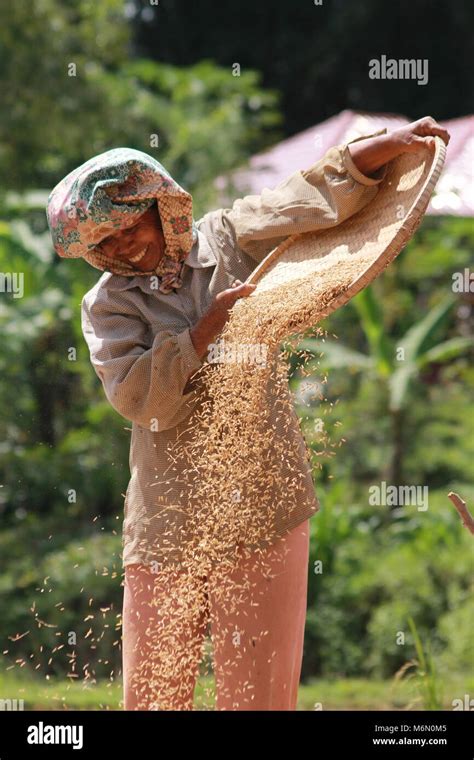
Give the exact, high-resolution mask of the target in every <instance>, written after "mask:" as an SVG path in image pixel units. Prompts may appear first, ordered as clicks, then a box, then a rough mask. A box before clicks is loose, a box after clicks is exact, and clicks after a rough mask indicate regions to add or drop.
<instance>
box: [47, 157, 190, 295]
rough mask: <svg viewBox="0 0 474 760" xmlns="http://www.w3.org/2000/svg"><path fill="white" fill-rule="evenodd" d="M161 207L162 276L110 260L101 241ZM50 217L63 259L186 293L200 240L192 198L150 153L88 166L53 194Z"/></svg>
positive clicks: (166, 290)
mask: <svg viewBox="0 0 474 760" xmlns="http://www.w3.org/2000/svg"><path fill="white" fill-rule="evenodd" d="M155 202H156V203H157V206H158V212H159V214H160V219H161V224H162V227H163V235H164V239H165V254H164V256H163V258H162V259H161V261H160V262H159V264H158V266H157V268H156V270H154V271H150V272H144V271H141V270H138V269H136V268H134V266H133V264H132V263H129V262H127V261H118V260H117V259H111V258H109V257H108V256H105V254H104V253H103V252H102V251H101V249H100V243H101V241H103V240H104V239H105V238H106V237H109V235H113V234H115V233H116V232H118V231H119V230H123V229H126V228H127V227H131V226H133V225H134V224H136V222H137V221H138V219H139V217H140V216H141V215H142V214H143V213H144V212H145V211H147V209H148V208H150V206H152V205H153V203H155ZM46 215H47V217H48V224H49V228H50V230H51V236H52V238H53V244H54V248H55V250H56V252H57V253H58V254H59V256H62V257H66V258H78V257H82V258H84V259H85V260H86V261H88V262H89V264H92V266H94V267H96V268H97V269H101V270H102V271H108V272H112V273H113V274H118V275H122V276H125V277H127V276H128V277H135V276H136V275H159V277H160V284H159V289H160V291H161V292H162V293H170V292H171V291H172V290H173V288H179V287H181V284H182V282H181V277H180V274H181V271H182V267H183V261H184V259H185V258H186V256H187V255H188V253H189V251H190V250H191V248H192V246H193V243H194V242H195V240H196V239H197V228H196V225H195V222H194V220H193V205H192V197H191V195H190V194H189V193H187V192H186V191H185V190H183V189H182V187H180V186H179V185H178V183H177V182H175V180H174V179H173V178H172V177H171V176H170V175H169V174H168V172H167V171H166V169H165V168H164V167H163V166H162V165H161V164H160V163H159V162H158V161H156V160H155V159H154V158H152V157H151V156H149V155H147V154H146V153H142V152H141V151H139V150H134V149H133V148H115V149H114V150H109V151H106V152H105V153H101V154H100V155H98V156H95V157H94V158H91V159H90V160H89V161H86V162H85V163H84V164H82V165H81V166H79V167H78V168H77V169H74V171H72V172H71V173H70V174H68V175H67V176H66V177H64V179H62V180H61V182H59V183H58V184H57V185H56V187H55V188H54V190H52V192H51V193H50V195H49V198H48V205H47V209H46Z"/></svg>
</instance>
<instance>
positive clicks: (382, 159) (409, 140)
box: [348, 116, 450, 176]
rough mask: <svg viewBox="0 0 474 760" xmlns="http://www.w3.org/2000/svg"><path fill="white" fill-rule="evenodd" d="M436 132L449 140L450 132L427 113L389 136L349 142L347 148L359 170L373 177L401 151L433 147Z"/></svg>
mask: <svg viewBox="0 0 474 760" xmlns="http://www.w3.org/2000/svg"><path fill="white" fill-rule="evenodd" d="M435 135H438V136H439V137H441V138H442V139H443V140H444V142H445V143H446V145H447V144H448V143H449V139H450V136H449V133H448V131H447V130H446V129H444V128H443V127H441V126H440V125H439V124H438V123H437V122H436V121H435V120H434V119H433V118H432V117H431V116H425V117H424V118H423V119H419V120H418V121H414V122H412V123H411V124H407V126H406V127H400V129H395V130H394V131H393V132H391V133H390V134H388V135H379V136H378V137H371V138H369V139H367V140H361V141H360V142H353V143H350V144H349V146H348V148H349V152H350V154H351V158H352V160H353V161H354V164H355V165H356V167H357V169H358V170H359V171H360V172H362V174H366V175H369V176H370V175H371V174H373V173H374V172H375V171H377V169H380V167H382V166H384V165H385V164H387V163H388V162H389V161H392V160H393V159H394V158H396V157H397V156H399V155H400V154H401V153H412V152H416V151H418V150H421V149H422V148H426V147H427V148H430V149H433V148H434V145H435V140H434V137H435Z"/></svg>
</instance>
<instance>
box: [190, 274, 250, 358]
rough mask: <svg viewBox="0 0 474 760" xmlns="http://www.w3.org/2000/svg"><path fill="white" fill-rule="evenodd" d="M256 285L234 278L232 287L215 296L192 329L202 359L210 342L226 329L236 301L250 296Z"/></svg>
mask: <svg viewBox="0 0 474 760" xmlns="http://www.w3.org/2000/svg"><path fill="white" fill-rule="evenodd" d="M256 287H257V286H256V285H250V284H248V283H245V282H244V283H243V282H241V281H240V280H234V282H233V283H232V287H230V288H227V289H226V290H223V291H221V292H220V293H218V294H217V295H216V296H215V297H214V299H213V300H212V302H211V305H210V306H209V308H208V309H207V311H206V312H205V313H204V314H203V315H202V317H201V319H199V320H198V321H197V322H196V324H195V325H194V326H193V327H192V328H191V330H190V335H191V340H192V342H193V345H194V348H195V349H196V353H197V354H198V356H199V358H200V359H202V358H203V357H204V356H205V354H206V353H207V352H208V350H209V344H210V343H213V342H214V341H215V340H216V338H217V336H218V335H219V333H220V332H222V330H223V329H224V327H225V324H226V322H227V320H228V319H229V316H230V311H231V309H232V307H233V306H234V304H235V302H236V301H238V299H239V298H246V297H248V296H250V295H251V294H252V293H253V292H254V290H255V288H256Z"/></svg>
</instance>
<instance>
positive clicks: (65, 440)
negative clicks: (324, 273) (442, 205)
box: [0, 0, 474, 708]
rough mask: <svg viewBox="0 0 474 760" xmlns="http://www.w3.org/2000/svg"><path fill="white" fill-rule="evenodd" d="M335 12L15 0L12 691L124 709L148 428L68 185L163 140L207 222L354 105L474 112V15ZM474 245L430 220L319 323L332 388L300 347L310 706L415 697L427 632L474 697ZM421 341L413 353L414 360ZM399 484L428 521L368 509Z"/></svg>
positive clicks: (5, 148)
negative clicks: (98, 308) (395, 60)
mask: <svg viewBox="0 0 474 760" xmlns="http://www.w3.org/2000/svg"><path fill="white" fill-rule="evenodd" d="M323 8H324V10H323ZM323 8H321V7H317V8H315V7H314V5H313V4H312V3H311V2H308V3H301V4H300V5H298V9H295V7H294V6H293V5H291V4H289V3H287V2H284V0H275V2H272V3H266V4H265V3H264V4H256V3H254V2H250V0H242V2H239V3H235V4H230V5H229V4H224V5H222V6H219V5H218V4H217V5H216V4H215V3H211V2H210V0H205V1H203V2H200V3H199V4H197V5H189V4H187V5H185V4H184V3H183V2H176V1H175V2H172V1H171V0H168V2H167V3H160V4H159V7H153V6H152V5H150V4H149V3H146V2H123V0H101V2H100V3H94V2H92V0H62V2H59V0H38V1H37V2H35V3H33V4H31V3H30V2H27V0H17V2H15V3H14V4H11V5H9V6H7V5H6V4H3V5H2V7H1V10H0V76H1V93H2V111H1V114H0V271H1V272H23V273H24V284H25V292H24V296H23V297H22V298H14V296H13V294H11V293H2V296H1V300H0V326H1V332H2V344H1V345H2V347H1V352H0V371H1V374H0V406H1V409H2V415H1V418H0V452H1V453H0V516H1V532H0V620H1V621H2V625H1V631H0V638H1V649H2V651H3V659H2V662H1V665H0V697H2V698H5V697H9V696H10V697H15V696H17V697H19V696H24V698H25V703H26V707H32V706H39V705H44V704H51V705H54V706H55V707H61V706H65V705H68V706H74V705H77V706H88V707H107V706H108V707H116V706H117V705H118V702H119V698H120V694H119V681H120V678H119V674H120V609H121V596H122V589H121V573H122V569H121V562H120V549H121V538H120V534H121V520H122V506H123V498H122V495H123V494H124V493H125V489H126V486H127V482H128V475H129V473H128V445H129V424H128V423H127V422H126V421H125V420H123V419H121V418H120V417H119V416H118V415H117V414H116V413H115V412H114V411H113V410H112V409H111V408H110V406H109V404H108V403H107V402H106V400H105V397H104V395H103V392H102V389H101V387H100V384H99V381H98V379H97V378H96V376H95V374H94V372H93V370H92V368H91V366H90V364H89V359H88V353H87V349H86V345H85V343H84V340H83V338H82V334H81V329H80V301H81V298H82V295H83V294H84V292H85V291H86V290H88V289H89V288H90V287H91V286H92V285H93V284H94V282H95V281H96V279H97V277H98V276H99V274H98V272H96V271H95V270H93V269H92V268H90V267H89V266H88V265H87V264H85V263H83V262H80V261H74V262H69V263H68V262H62V261H60V260H59V259H58V258H57V257H55V255H54V254H53V251H52V246H51V241H50V237H49V233H48V230H47V226H46V218H45V212H44V209H45V203H46V199H47V193H48V191H49V190H50V189H51V188H52V187H53V186H54V184H56V182H57V181H58V180H59V179H60V178H61V177H62V176H64V174H66V173H67V172H68V171H70V170H72V169H73V168H74V167H75V166H77V165H78V164H80V163H81V162H82V161H84V160H86V159H87V158H90V157H91V156H92V155H94V154H96V153H99V152H101V151H103V150H107V149H109V148H111V147H117V146H120V145H129V146H131V147H135V148H138V149H141V150H145V151H149V152H151V151H150V144H151V143H150V140H151V139H152V137H153V136H154V135H158V139H159V147H158V149H157V151H156V149H155V151H156V152H155V153H154V155H155V154H156V155H157V156H158V158H159V160H160V161H162V163H163V164H164V165H165V166H166V167H167V168H168V169H169V171H170V172H171V174H172V175H173V176H175V177H176V178H177V179H178V181H180V183H181V184H182V185H183V186H185V187H186V188H187V189H189V190H190V191H191V192H192V193H193V197H194V201H195V216H196V218H198V217H199V216H200V215H201V214H202V213H204V212H205V211H207V210H209V209H210V208H212V207H213V203H216V195H215V188H214V185H213V180H214V179H215V177H216V176H218V175H221V174H223V173H225V172H228V171H229V170H231V169H233V168H235V167H239V166H241V165H243V164H244V163H245V161H246V159H247V158H248V157H249V156H251V155H252V154H253V153H255V152H257V151H258V150H261V149H262V148H264V147H265V146H267V145H270V144H272V143H274V142H275V141H277V140H278V139H279V138H281V137H283V136H287V135H289V134H292V133H294V132H297V131H298V130H300V129H304V128H306V127H308V126H311V125H313V124H315V123H317V122H318V121H320V120H322V119H323V118H326V117H327V116H330V115H333V114H334V113H337V112H338V111H339V110H341V109H343V108H347V107H350V108H353V109H357V108H360V109H368V110H379V111H387V110H389V111H392V112H400V113H403V114H405V115H407V116H410V117H412V118H418V117H420V116H423V115H426V114H428V113H431V115H433V116H435V117H436V118H440V119H442V118H448V117H454V116H459V115H464V114H466V113H468V112H469V110H470V108H471V103H472V100H471V96H472V76H471V74H470V70H469V69H470V67H469V65H468V61H469V57H468V56H469V53H468V50H469V46H468V42H469V34H470V29H472V25H473V20H474V19H473V8H474V6H472V5H470V4H468V3H467V2H466V3H463V2H458V3H456V4H455V5H449V4H446V3H442V2H433V0H430V1H429V2H428V0H422V1H421V2H419V3H417V4H416V5H415V6H414V5H413V3H410V2H405V1H403V2H400V3H397V4H395V6H391V8H390V14H391V19H390V23H389V19H388V18H387V14H386V12H385V9H383V8H382V7H381V6H380V5H379V4H377V3H376V2H375V0H367V2H365V3H363V4H359V3H356V4H354V3H352V4H351V3H344V2H342V0H332V2H331V3H329V2H328V3H327V7H326V2H325V3H324V6H323ZM420 28H423V29H425V30H426V31H425V33H424V34H423V35H420V34H419V30H420ZM402 29H403V34H401V30H402ZM441 42H442V44H441ZM380 52H384V53H386V54H387V55H394V56H396V57H422V58H424V57H428V58H429V60H430V67H431V68H430V82H429V84H428V85H426V86H424V87H419V86H417V85H416V84H415V83H407V82H396V81H394V82H390V83H388V84H389V85H390V87H388V84H387V83H383V82H374V81H373V80H372V81H371V80H369V79H368V77H367V76H366V67H367V60H368V59H369V58H370V57H371V56H372V55H375V54H379V53H380ZM236 62H238V63H240V65H241V68H242V70H241V76H240V77H234V76H232V65H233V64H234V63H236ZM74 66H75V69H74ZM71 72H74V73H75V76H71V75H70V74H71ZM453 83H455V86H454V84H453ZM389 91H390V97H388V92H389ZM473 244H474V230H473V224H472V220H467V219H460V218H436V219H433V218H426V219H425V221H424V223H423V225H422V227H421V229H420V230H419V232H418V233H417V235H416V237H415V238H414V240H412V242H411V243H410V244H409V246H408V247H407V249H406V250H405V251H404V252H403V253H402V254H401V256H400V257H399V259H398V260H397V261H396V262H395V264H394V265H393V266H392V267H390V268H389V269H388V270H387V271H386V273H384V275H383V277H382V278H380V279H379V280H378V281H377V282H376V283H375V285H374V286H373V287H372V288H371V289H370V290H368V291H365V292H364V293H362V294H361V295H360V296H358V297H357V298H356V299H354V300H353V301H352V302H351V303H350V304H349V305H348V306H346V307H345V308H343V309H341V310H340V311H338V312H337V313H336V314H335V315H333V316H332V317H331V318H330V320H328V321H327V322H326V323H325V325H324V328H325V329H326V330H327V334H328V337H327V339H326V340H325V341H324V342H322V341H321V338H320V337H317V336H316V337H315V336H308V337H307V339H306V340H305V342H304V343H303V344H302V348H303V349H304V350H305V351H307V352H310V354H311V356H313V357H314V358H313V359H312V367H313V369H314V376H313V379H316V380H318V381H321V380H322V379H323V378H324V377H326V375H327V381H326V382H324V384H323V394H322V395H323V396H324V397H325V399H324V400H320V399H319V398H318V397H317V395H316V396H315V394H314V392H312V391H311V388H310V389H309V391H308V380H307V378H304V377H303V375H302V373H301V367H300V365H301V357H300V356H299V354H298V353H295V354H294V355H293V356H292V358H291V384H292V387H293V390H294V391H295V399H296V403H297V408H298V412H299V414H300V417H301V422H302V427H303V430H304V432H305V435H306V438H307V441H308V443H309V445H310V447H311V448H312V450H313V453H314V465H315V476H316V481H317V484H318V494H319V498H320V501H321V506H322V510H321V512H320V513H319V514H318V515H317V516H316V517H315V518H313V519H312V521H311V525H312V537H311V567H310V582H309V596H308V618H307V628H306V641H305V658H304V664H303V679H304V684H303V686H302V691H301V694H302V697H301V705H302V706H303V707H306V708H311V707H312V705H313V703H314V702H318V701H322V702H323V704H324V705H325V706H328V704H333V705H334V706H342V707H346V708H347V707H350V705H351V704H354V705H355V706H363V707H372V708H377V707H384V706H387V705H389V704H396V705H397V706H406V705H408V704H409V703H410V699H411V696H410V694H408V692H406V691H403V692H402V697H397V698H394V699H395V701H393V700H392V701H390V700H391V697H389V696H387V694H388V692H387V689H386V688H385V686H384V684H385V683H386V682H387V681H388V682H391V679H393V677H394V675H395V674H396V673H397V671H399V669H400V668H402V666H404V664H405V663H406V662H407V661H409V660H411V659H413V658H415V659H416V658H417V653H416V636H417V635H419V637H420V640H421V642H422V645H423V646H427V645H429V649H430V652H431V654H430V656H431V657H432V659H433V662H434V663H435V665H436V672H437V674H438V675H437V677H438V678H439V679H440V682H441V684H444V687H445V688H444V692H443V694H444V696H437V697H436V699H435V700H434V702H433V700H432V701H431V702H430V700H429V699H424V701H423V703H422V704H423V705H424V706H425V707H433V706H437V705H438V704H444V705H447V706H448V707H449V706H450V705H451V702H452V699H454V698H458V697H463V695H464V693H468V692H469V689H471V693H472V689H473V688H474V678H473V670H472V665H473V656H472V646H471V642H470V639H469V635H470V630H472V623H473V619H474V604H473V599H472V595H471V592H472V559H473V555H472V543H471V542H470V538H471V537H470V536H469V534H468V533H467V531H465V530H464V529H463V528H462V526H461V523H460V521H459V519H458V517H457V515H456V513H455V512H454V509H453V508H452V507H451V505H450V503H449V502H448V500H447V496H446V495H447V492H448V491H449V490H451V489H452V490H456V491H458V492H460V493H461V494H462V495H463V497H464V498H465V499H467V500H468V502H470V503H471V504H472V502H473V496H474V487H473V483H472V475H471V473H472V461H473V458H474V452H473V441H474V436H473V434H472V433H473V417H472V408H473V406H472V402H473V397H472V387H473V382H474V368H473V366H472V342H471V337H470V336H471V335H472V321H473V312H472V304H473V296H472V293H463V294H456V295H455V296H454V295H453V293H452V289H451V282H452V280H451V278H452V273H453V272H455V271H463V269H464V268H465V267H468V266H469V265H470V262H471V261H472V250H473ZM334 335H336V336H338V338H337V339H336V338H335V337H334ZM400 345H407V346H409V347H410V353H409V356H408V357H407V361H406V362H405V363H404V365H403V367H404V368H403V370H401V369H399V368H397V362H396V361H395V358H394V357H395V350H396V348H397V346H400ZM321 351H322V352H323V356H322V357H321ZM320 420H323V426H322V427H323V432H321V423H320V422H319V421H320ZM381 480H386V481H387V482H390V483H395V484H399V483H406V484H416V485H427V486H428V487H429V509H428V510H427V511H426V512H422V511H418V510H417V509H416V507H414V506H413V507H400V508H395V509H393V508H392V509H390V508H388V507H374V506H369V504H368V488H369V487H370V485H372V484H374V483H379V482H380V481H381ZM318 560H320V561H322V563H323V572H322V573H320V572H317V571H316V566H315V565H314V563H315V562H316V561H318ZM409 620H412V621H413V624H414V628H410V625H409ZM397 632H404V633H405V634H406V644H405V645H404V646H403V645H400V644H399V643H397ZM418 655H419V652H418ZM419 659H420V658H419V657H418V665H419V666H416V667H418V671H417V672H418V676H419V678H420V679H421V680H423V678H426V677H427V676H426V675H424V671H423V667H422V664H421V665H420V663H419ZM67 676H68V677H69V681H70V682H71V683H72V684H73V685H72V687H71V686H68V687H67V688H68V689H69V691H66V684H65V679H66V677H67ZM315 679H316V680H315ZM96 681H97V685H96V686H95V691H94V688H93V685H94V684H95V682H96ZM48 682H49V686H48ZM74 682H77V684H80V686H79V685H77V686H75V685H74ZM315 684H316V686H315ZM20 685H21V686H20ZM84 685H85V686H86V687H87V689H86V692H84V690H83V687H84ZM106 687H107V688H106ZM387 688H388V687H387ZM390 693H391V692H390ZM420 693H421V692H420ZM84 694H86V696H84ZM53 695H54V697H53ZM397 699H398V701H397Z"/></svg>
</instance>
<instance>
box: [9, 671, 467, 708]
mask: <svg viewBox="0 0 474 760" xmlns="http://www.w3.org/2000/svg"><path fill="white" fill-rule="evenodd" d="M443 685H444V692H445V694H446V695H449V696H447V698H446V700H445V701H444V703H443V708H444V709H447V710H450V709H452V707H451V700H452V699H453V698H455V697H461V698H462V697H463V695H464V694H465V693H471V694H472V693H473V692H474V677H471V678H466V676H465V675H463V674H458V675H452V676H450V678H449V680H447V679H445V680H444V683H443ZM210 691H211V692H212V679H207V680H205V679H201V680H200V682H199V683H198V686H197V688H196V698H195V704H196V709H206V710H209V709H212V695H211V696H209V695H208V692H210ZM415 696H416V693H415V690H414V685H413V682H411V681H401V682H398V683H395V682H394V680H393V679H392V680H387V681H382V680H374V679H370V680H369V679H364V678H350V679H315V680H313V681H311V682H309V683H307V684H302V685H301V687H300V691H299V696H298V709H299V710H315V709H321V708H320V707H319V708H318V705H321V706H322V709H324V710H406V709H407V708H409V707H410V706H411V707H412V708H414V709H423V708H422V705H421V703H417V704H413V699H414V697H415ZM0 698H3V699H7V698H10V699H23V700H24V707H25V710H40V709H41V710H67V709H69V710H120V709H121V699H122V685H121V683H119V682H116V683H109V682H106V681H101V682H99V683H97V684H94V685H92V684H91V685H89V686H84V684H82V683H69V682H67V681H64V680H57V681H53V680H52V679H51V680H50V681H39V680H35V679H32V678H27V677H26V676H24V675H23V674H18V675H13V674H11V673H0Z"/></svg>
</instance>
